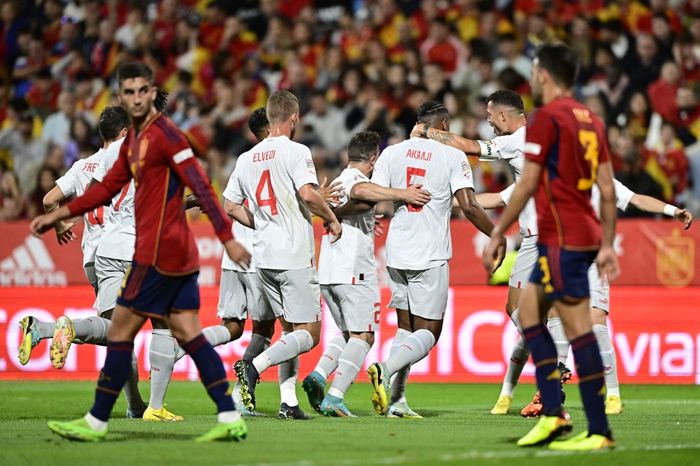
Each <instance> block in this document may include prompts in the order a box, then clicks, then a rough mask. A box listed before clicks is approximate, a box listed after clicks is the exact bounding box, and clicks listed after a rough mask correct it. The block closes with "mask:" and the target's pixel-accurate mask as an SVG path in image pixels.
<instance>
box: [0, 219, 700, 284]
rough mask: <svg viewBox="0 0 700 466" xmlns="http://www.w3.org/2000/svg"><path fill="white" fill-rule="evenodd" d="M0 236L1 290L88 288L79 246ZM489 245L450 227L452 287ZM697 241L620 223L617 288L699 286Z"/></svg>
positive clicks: (217, 246) (204, 267) (202, 248)
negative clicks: (21, 287)
mask: <svg viewBox="0 0 700 466" xmlns="http://www.w3.org/2000/svg"><path fill="white" fill-rule="evenodd" d="M192 228H193V229H194V231H195V234H196V237H197V245H198V247H199V256H200V261H201V270H200V284H201V285H202V286H217V285H218V283H219V275H220V267H221V255H222V254H223V247H222V246H221V243H219V240H218V239H217V238H216V236H215V235H214V232H213V230H212V228H211V226H210V225H209V224H207V223H204V222H196V223H194V224H193V225H192ZM320 231H321V226H320V225H318V224H317V225H316V233H317V234H316V241H317V242H319V241H320ZM0 237H1V238H2V241H0V287H15V286H69V285H84V284H85V283H86V280H85V276H84V274H83V270H82V253H81V250H80V244H79V242H74V243H72V244H69V245H67V246H59V245H58V243H57V242H56V239H55V237H54V236H53V235H52V234H51V233H47V234H46V235H44V236H43V237H42V238H40V239H39V238H34V237H33V236H31V235H30V233H29V224H28V223H27V222H20V223H0ZM509 239H510V240H512V241H509V247H511V248H512V247H514V246H515V243H516V242H517V239H518V237H517V233H514V234H513V235H512V236H511V237H510V238H509ZM486 241H487V238H486V236H485V235H483V234H482V233H480V232H478V231H477V230H476V229H475V228H474V227H473V226H472V224H471V223H469V222H467V221H466V220H454V221H453V222H452V243H453V258H452V261H451V263H450V283H451V285H453V286H464V285H484V284H486V283H487V280H488V276H487V274H486V272H485V271H484V270H483V268H482V267H481V259H480V254H481V251H482V250H483V248H484V246H485V244H486ZM699 241H700V229H698V228H697V227H694V228H691V229H690V230H688V231H685V230H683V229H682V228H681V227H680V224H679V223H678V222H676V221H674V220H626V219H623V220H620V221H619V222H618V224H617V236H616V240H615V248H616V250H617V253H618V254H619V257H620V266H621V269H622V274H621V275H620V277H619V279H618V280H617V282H616V284H617V285H643V286H666V287H673V288H677V287H684V286H698V285H700V269H699V268H700V263H699V262H698V260H697V259H696V254H697V253H696V247H695V245H696V244H697V242H699ZM385 242H386V234H385V235H384V236H382V237H379V238H377V240H376V254H377V271H378V276H379V282H380V284H382V285H385V284H386V281H385V274H386V268H385V250H384V244H385ZM317 250H318V247H317Z"/></svg>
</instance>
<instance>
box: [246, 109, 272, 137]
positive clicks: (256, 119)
mask: <svg viewBox="0 0 700 466" xmlns="http://www.w3.org/2000/svg"><path fill="white" fill-rule="evenodd" d="M248 128H249V129H250V132H251V133H253V135H254V136H255V137H256V138H257V139H258V141H262V140H263V139H265V137H266V136H267V132H268V131H269V129H270V122H269V121H267V112H266V111H265V107H260V108H256V109H255V110H253V112H252V113H251V114H250V116H249V117H248Z"/></svg>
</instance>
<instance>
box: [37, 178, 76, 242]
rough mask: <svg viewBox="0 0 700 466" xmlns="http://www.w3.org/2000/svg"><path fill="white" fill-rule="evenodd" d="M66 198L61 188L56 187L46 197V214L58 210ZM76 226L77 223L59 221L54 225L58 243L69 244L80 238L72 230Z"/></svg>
mask: <svg viewBox="0 0 700 466" xmlns="http://www.w3.org/2000/svg"><path fill="white" fill-rule="evenodd" d="M65 198H66V197H65V195H64V194H63V191H61V188H59V187H58V186H54V187H53V188H51V190H50V191H49V192H48V193H46V195H45V196H44V199H43V204H44V212H46V213H47V214H48V213H49V212H51V211H54V210H56V209H57V208H58V206H59V203H60V202H61V201H62V200H63V199H65ZM74 226H75V222H74V221H70V220H69V221H65V220H59V221H57V222H56V223H55V224H54V230H56V240H57V241H58V244H60V245H64V244H68V243H70V242H71V241H73V240H75V239H77V238H78V237H77V236H76V234H75V233H73V232H72V231H71V228H73V227H74Z"/></svg>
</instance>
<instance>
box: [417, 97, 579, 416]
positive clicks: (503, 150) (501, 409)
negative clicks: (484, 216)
mask: <svg viewBox="0 0 700 466" xmlns="http://www.w3.org/2000/svg"><path fill="white" fill-rule="evenodd" d="M486 112H487V115H488V122H489V124H490V125H491V127H492V128H493V131H494V133H495V134H496V136H495V137H494V138H493V139H491V140H489V141H474V140H471V139H466V138H463V137H461V136H458V135H456V134H453V133H448V132H446V131H440V130H439V129H435V128H430V129H428V128H425V127H424V126H422V125H416V127H415V128H414V129H413V131H412V135H418V134H421V133H423V132H425V133H426V137H428V138H430V139H434V140H436V141H438V142H442V143H444V144H448V145H450V146H452V147H455V148H457V149H459V150H461V151H462V152H464V153H465V154H467V155H474V156H478V157H479V160H484V161H496V160H503V161H506V162H507V163H508V165H509V166H510V168H511V172H512V174H513V176H514V177H515V179H516V181H517V180H518V179H519V178H520V175H521V174H522V170H523V167H524V164H525V157H524V152H523V151H524V146H525V125H526V123H527V121H526V118H525V107H524V104H523V100H522V98H521V97H520V96H519V95H518V94H517V93H516V92H514V91H510V90H505V89H504V90H499V91H496V92H494V93H493V94H491V95H490V96H489V97H488V102H487V106H486ZM514 187H515V186H513V187H511V188H508V189H506V190H504V191H501V192H500V193H483V194H479V195H477V200H478V201H479V203H481V204H482V205H483V206H486V205H491V204H498V203H500V202H502V201H503V202H506V203H507V202H508V200H509V199H510V196H511V195H512V192H513V189H514ZM484 202H485V203H486V204H484ZM518 223H519V226H520V235H521V237H522V243H521V245H520V249H519V250H518V256H517V258H516V260H515V264H514V265H513V270H512V271H511V274H510V278H509V280H508V300H507V301H506V313H507V314H508V316H509V317H510V318H511V320H512V321H513V323H514V324H515V326H516V327H517V328H518V331H519V332H521V331H522V329H521V326H520V320H519V318H518V302H519V300H520V295H521V291H522V289H523V287H524V286H525V284H526V283H527V281H528V279H529V277H530V273H531V272H532V269H533V267H534V265H535V262H536V261H537V213H536V211H535V201H534V199H530V200H529V201H528V202H527V204H526V206H525V208H524V209H523V211H522V212H521V213H520V216H519V217H518ZM547 328H548V329H549V331H550V333H551V334H552V338H553V339H554V340H555V341H557V340H563V341H567V340H566V337H565V335H564V328H563V326H562V324H561V320H560V319H559V318H558V317H557V316H554V317H552V318H551V319H549V320H548V321H547ZM521 333H522V332H521ZM529 354H530V353H529V352H528V350H527V347H526V344H525V339H524V338H522V337H521V338H519V339H518V341H517V343H516V344H515V346H514V347H513V350H512V352H511V355H510V359H509V364H508V369H507V370H506V374H505V377H504V379H503V385H502V386H501V394H500V395H499V397H498V400H497V401H496V404H495V405H494V407H493V408H492V409H491V414H507V413H508V411H509V410H510V406H511V404H512V402H513V392H514V390H515V386H516V385H517V383H518V379H519V378H520V373H521V372H522V368H523V367H524V364H525V363H526V362H527V358H528V355H529ZM564 360H566V359H564ZM559 370H560V372H561V379H562V383H566V381H568V380H569V379H570V378H571V370H570V369H569V368H567V367H566V366H565V365H564V364H563V363H562V364H561V365H560V367H559ZM562 396H564V393H563V391H562ZM528 412H529V410H528V407H527V406H526V407H525V409H523V412H522V414H523V415H526V414H527V413H528Z"/></svg>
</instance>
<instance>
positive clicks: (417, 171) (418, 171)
mask: <svg viewBox="0 0 700 466" xmlns="http://www.w3.org/2000/svg"><path fill="white" fill-rule="evenodd" d="M413 177H416V178H423V177H425V168H418V167H406V187H407V188H408V187H409V186H411V185H412V184H416V183H417V182H418V180H414V179H413ZM406 207H408V211H409V212H420V211H421V210H423V206H421V207H416V206H412V205H410V204H409V205H407V206H406Z"/></svg>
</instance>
